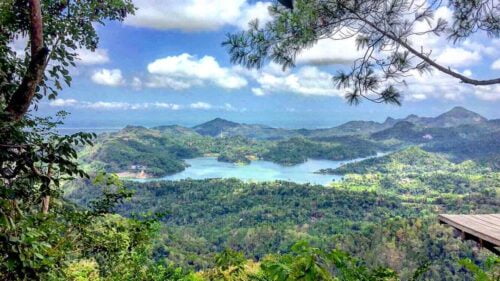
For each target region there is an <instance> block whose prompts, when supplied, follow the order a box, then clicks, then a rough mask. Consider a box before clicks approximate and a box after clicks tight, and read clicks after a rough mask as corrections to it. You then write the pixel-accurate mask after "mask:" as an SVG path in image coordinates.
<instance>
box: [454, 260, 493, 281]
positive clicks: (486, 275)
mask: <svg viewBox="0 0 500 281" xmlns="http://www.w3.org/2000/svg"><path fill="white" fill-rule="evenodd" d="M460 264H461V265H462V266H463V267H465V268H466V269H467V270H468V271H470V272H472V273H473V274H474V278H475V279H474V280H475V281H493V280H498V279H500V258H499V257H490V258H488V259H487V260H486V262H485V268H484V269H482V268H481V267H479V266H477V265H476V264H475V263H474V262H473V261H471V260H470V259H462V260H460Z"/></svg>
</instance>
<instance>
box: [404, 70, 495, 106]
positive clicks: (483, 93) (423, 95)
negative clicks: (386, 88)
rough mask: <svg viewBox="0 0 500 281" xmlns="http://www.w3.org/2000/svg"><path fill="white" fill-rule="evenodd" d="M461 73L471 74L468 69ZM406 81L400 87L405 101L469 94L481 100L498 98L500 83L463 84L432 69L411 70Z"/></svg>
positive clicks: (465, 96) (455, 99)
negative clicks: (431, 71)
mask: <svg viewBox="0 0 500 281" xmlns="http://www.w3.org/2000/svg"><path fill="white" fill-rule="evenodd" d="M463 74H464V75H467V76H470V75H472V73H471V71H470V70H466V71H464V72H463ZM406 82H407V84H408V86H407V87H400V88H401V90H402V92H403V94H404V98H405V100H407V101H421V100H425V99H429V98H435V99H446V100H452V101H460V100H464V99H465V98H467V97H471V96H474V97H476V98H478V99H481V100H491V101H492V100H500V85H491V86H473V85H469V84H464V83H460V81H459V80H458V79H456V78H453V77H451V76H449V75H447V74H444V73H441V72H439V71H434V72H433V73H432V74H419V73H418V72H417V71H413V72H412V73H411V76H410V77H408V78H407V79H406Z"/></svg>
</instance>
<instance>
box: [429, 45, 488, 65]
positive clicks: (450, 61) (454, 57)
mask: <svg viewBox="0 0 500 281" xmlns="http://www.w3.org/2000/svg"><path fill="white" fill-rule="evenodd" d="M480 60H481V55H480V53H479V52H478V51H468V50H465V49H463V48H450V47H447V48H445V49H444V50H443V51H442V52H441V54H440V55H439V56H438V57H437V62H438V63H439V64H442V65H445V66H454V67H461V66H470V65H473V64H476V63H477V62H479V61H480Z"/></svg>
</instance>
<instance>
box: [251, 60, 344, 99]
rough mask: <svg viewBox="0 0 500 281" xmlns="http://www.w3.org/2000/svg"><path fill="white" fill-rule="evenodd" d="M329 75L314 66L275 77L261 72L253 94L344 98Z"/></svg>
mask: <svg viewBox="0 0 500 281" xmlns="http://www.w3.org/2000/svg"><path fill="white" fill-rule="evenodd" d="M331 78H332V77H331V75H330V74H329V73H326V72H323V71H321V70H319V69H318V68H317V67H314V66H304V67H301V68H299V69H298V70H297V71H296V72H294V73H289V74H288V73H284V74H283V75H276V74H272V73H269V72H265V71H263V72H261V73H260V74H259V76H258V77H257V78H256V81H257V83H258V84H259V86H260V87H259V88H253V89H252V92H253V93H254V94H257V95H259V94H267V93H271V92H276V93H295V94H300V95H305V96H315V95H319V96H344V94H343V93H342V91H339V90H337V89H336V88H335V87H334V85H333V83H332V79H331Z"/></svg>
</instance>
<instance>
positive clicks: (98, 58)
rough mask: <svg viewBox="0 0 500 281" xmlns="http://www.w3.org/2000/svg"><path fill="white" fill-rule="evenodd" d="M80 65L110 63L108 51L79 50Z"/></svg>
mask: <svg viewBox="0 0 500 281" xmlns="http://www.w3.org/2000/svg"><path fill="white" fill-rule="evenodd" d="M76 53H77V55H78V61H77V62H78V63H79V64H83V65H95V64H104V63H107V62H109V61H110V60H109V56H108V50H106V49H96V50H95V51H94V52H92V51H90V50H88V49H78V50H77V51H76Z"/></svg>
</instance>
